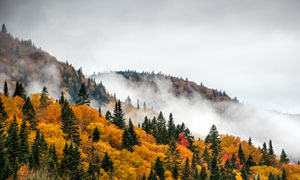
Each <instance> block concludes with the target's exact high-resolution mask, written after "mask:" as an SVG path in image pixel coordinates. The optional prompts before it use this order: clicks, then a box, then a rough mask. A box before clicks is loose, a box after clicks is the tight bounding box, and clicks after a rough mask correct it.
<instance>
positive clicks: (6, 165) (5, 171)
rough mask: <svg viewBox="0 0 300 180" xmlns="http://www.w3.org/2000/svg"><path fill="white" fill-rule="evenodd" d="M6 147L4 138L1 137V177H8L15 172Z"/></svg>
mask: <svg viewBox="0 0 300 180" xmlns="http://www.w3.org/2000/svg"><path fill="white" fill-rule="evenodd" d="M4 148H5V147H4V138H3V137H0V179H8V178H9V177H10V176H11V175H12V173H13V170H12V167H11V164H10V161H9V159H8V155H7V153H6V152H5V150H4Z"/></svg>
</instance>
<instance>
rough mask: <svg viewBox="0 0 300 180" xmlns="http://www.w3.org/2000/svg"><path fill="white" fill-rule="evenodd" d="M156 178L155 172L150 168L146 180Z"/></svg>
mask: <svg viewBox="0 0 300 180" xmlns="http://www.w3.org/2000/svg"><path fill="white" fill-rule="evenodd" d="M156 176H157V174H156V172H155V170H154V169H153V168H152V167H151V170H150V174H149V177H148V180H157V178H156Z"/></svg>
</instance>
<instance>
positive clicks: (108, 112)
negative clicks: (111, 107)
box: [105, 111, 112, 122]
mask: <svg viewBox="0 0 300 180" xmlns="http://www.w3.org/2000/svg"><path fill="white" fill-rule="evenodd" d="M105 119H107V120H108V121H109V122H110V121H111V120H112V116H111V112H110V111H106V113H105Z"/></svg>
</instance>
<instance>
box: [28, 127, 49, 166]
mask: <svg viewBox="0 0 300 180" xmlns="http://www.w3.org/2000/svg"><path fill="white" fill-rule="evenodd" d="M47 150H48V144H47V143H46V141H45V138H44V135H42V136H41V135H40V131H39V130H37V131H36V135H35V139H34V143H33V145H32V153H31V157H30V167H31V168H33V169H36V170H37V169H39V168H40V167H41V162H42V161H43V160H44V157H45V156H46V154H47Z"/></svg>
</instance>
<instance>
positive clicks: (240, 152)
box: [238, 144, 246, 164]
mask: <svg viewBox="0 0 300 180" xmlns="http://www.w3.org/2000/svg"><path fill="white" fill-rule="evenodd" d="M238 157H239V159H240V164H244V163H245V161H246V158H245V154H244V151H243V149H242V144H240V145H239V151H238Z"/></svg>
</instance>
